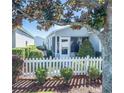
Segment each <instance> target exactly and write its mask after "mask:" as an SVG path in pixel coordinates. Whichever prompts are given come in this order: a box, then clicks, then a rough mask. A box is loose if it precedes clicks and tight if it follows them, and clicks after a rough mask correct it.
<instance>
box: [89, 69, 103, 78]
mask: <svg viewBox="0 0 124 93" xmlns="http://www.w3.org/2000/svg"><path fill="white" fill-rule="evenodd" d="M100 75H101V74H100V72H99V70H98V69H96V68H95V67H90V69H89V77H90V79H91V80H94V79H97V78H98V77H100Z"/></svg>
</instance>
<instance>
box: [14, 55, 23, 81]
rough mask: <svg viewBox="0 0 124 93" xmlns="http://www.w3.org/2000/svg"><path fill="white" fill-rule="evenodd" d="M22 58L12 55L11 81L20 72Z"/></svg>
mask: <svg viewBox="0 0 124 93" xmlns="http://www.w3.org/2000/svg"><path fill="white" fill-rule="evenodd" d="M22 65H23V60H22V59H21V58H20V57H19V56H17V55H13V56H12V81H13V82H15V81H16V78H17V77H18V75H19V74H20V73H21V70H22Z"/></svg>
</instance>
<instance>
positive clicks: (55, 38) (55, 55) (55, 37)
mask: <svg viewBox="0 0 124 93" xmlns="http://www.w3.org/2000/svg"><path fill="white" fill-rule="evenodd" d="M56 55H57V36H55V57H56Z"/></svg>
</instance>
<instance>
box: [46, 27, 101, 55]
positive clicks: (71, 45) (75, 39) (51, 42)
mask: <svg viewBox="0 0 124 93" xmlns="http://www.w3.org/2000/svg"><path fill="white" fill-rule="evenodd" d="M86 38H88V39H89V40H90V42H91V43H92V46H93V48H94V50H95V51H99V52H101V43H100V40H99V38H98V37H97V35H95V34H93V33H91V32H89V31H88V30H87V28H85V27H83V28H82V29H80V30H73V29H72V28H70V26H67V27H65V28H62V29H59V30H56V31H53V32H52V33H50V34H49V35H48V36H47V39H46V45H47V49H49V50H51V51H52V53H53V55H54V56H55V57H74V56H75V54H76V53H77V52H78V51H77V50H79V46H80V45H81V43H82V42H83V40H84V39H86Z"/></svg>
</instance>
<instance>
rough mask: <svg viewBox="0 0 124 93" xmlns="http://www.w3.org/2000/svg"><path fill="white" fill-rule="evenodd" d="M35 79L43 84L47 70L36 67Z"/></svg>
mask: <svg viewBox="0 0 124 93" xmlns="http://www.w3.org/2000/svg"><path fill="white" fill-rule="evenodd" d="M35 75H36V79H37V81H38V83H39V84H43V83H44V82H45V79H46V77H47V70H46V69H43V68H38V69H37V70H36V71H35Z"/></svg>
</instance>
